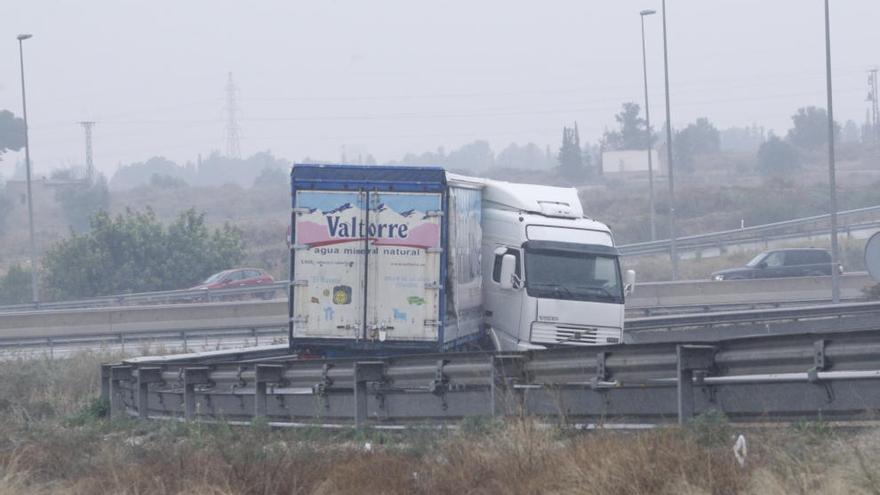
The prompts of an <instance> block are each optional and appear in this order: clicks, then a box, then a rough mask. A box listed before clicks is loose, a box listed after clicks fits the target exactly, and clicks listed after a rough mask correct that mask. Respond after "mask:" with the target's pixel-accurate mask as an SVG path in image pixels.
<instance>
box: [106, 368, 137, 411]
mask: <svg viewBox="0 0 880 495" xmlns="http://www.w3.org/2000/svg"><path fill="white" fill-rule="evenodd" d="M131 370H132V367H131V366H111V367H110V417H111V418H112V417H113V416H118V415H120V414H123V413H124V412H125V403H124V401H123V399H122V393H123V390H122V389H121V387H120V383H121V382H130V381H133V379H134V378H133V377H132V373H131Z"/></svg>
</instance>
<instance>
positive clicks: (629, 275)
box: [623, 270, 636, 294]
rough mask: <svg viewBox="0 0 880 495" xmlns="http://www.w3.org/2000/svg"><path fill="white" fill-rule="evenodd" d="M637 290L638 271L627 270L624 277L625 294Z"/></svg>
mask: <svg viewBox="0 0 880 495" xmlns="http://www.w3.org/2000/svg"><path fill="white" fill-rule="evenodd" d="M635 291H636V271H635V270H627V271H626V275H625V276H624V279H623V292H624V294H632V293H633V292H635Z"/></svg>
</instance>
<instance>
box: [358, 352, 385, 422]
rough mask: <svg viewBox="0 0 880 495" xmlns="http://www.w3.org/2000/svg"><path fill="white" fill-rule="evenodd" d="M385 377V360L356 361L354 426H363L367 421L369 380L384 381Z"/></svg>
mask: <svg viewBox="0 0 880 495" xmlns="http://www.w3.org/2000/svg"><path fill="white" fill-rule="evenodd" d="M384 378H385V362H384V361H360V362H356V363H354V415H353V416H354V426H355V428H363V427H364V423H366V421H367V382H382V381H384Z"/></svg>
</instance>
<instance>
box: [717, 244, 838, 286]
mask: <svg viewBox="0 0 880 495" xmlns="http://www.w3.org/2000/svg"><path fill="white" fill-rule="evenodd" d="M837 270H838V272H839V273H843V267H842V266H840V265H838V266H837ZM821 275H831V254H830V253H829V252H828V251H827V250H825V249H816V248H799V249H774V250H772V251H765V252H763V253H761V254H759V255H757V256H755V257H754V258H752V260H751V261H749V262H748V263H746V266H744V267H742V268H729V269H727V270H721V271H717V272H715V273H713V274H712V280H742V279H751V278H774V277H808V276H821Z"/></svg>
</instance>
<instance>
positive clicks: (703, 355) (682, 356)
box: [676, 344, 715, 424]
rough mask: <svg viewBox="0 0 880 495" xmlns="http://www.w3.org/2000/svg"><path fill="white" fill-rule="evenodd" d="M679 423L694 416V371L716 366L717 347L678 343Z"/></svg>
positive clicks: (708, 369)
mask: <svg viewBox="0 0 880 495" xmlns="http://www.w3.org/2000/svg"><path fill="white" fill-rule="evenodd" d="M676 354H677V357H678V376H677V382H678V424H684V423H687V422H689V421H690V420H692V419H693V418H694V412H695V408H694V371H701V372H704V373H708V372H709V371H710V370H711V369H712V368H713V367H714V366H715V347H714V346H711V345H688V344H684V345H678V346H676Z"/></svg>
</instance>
